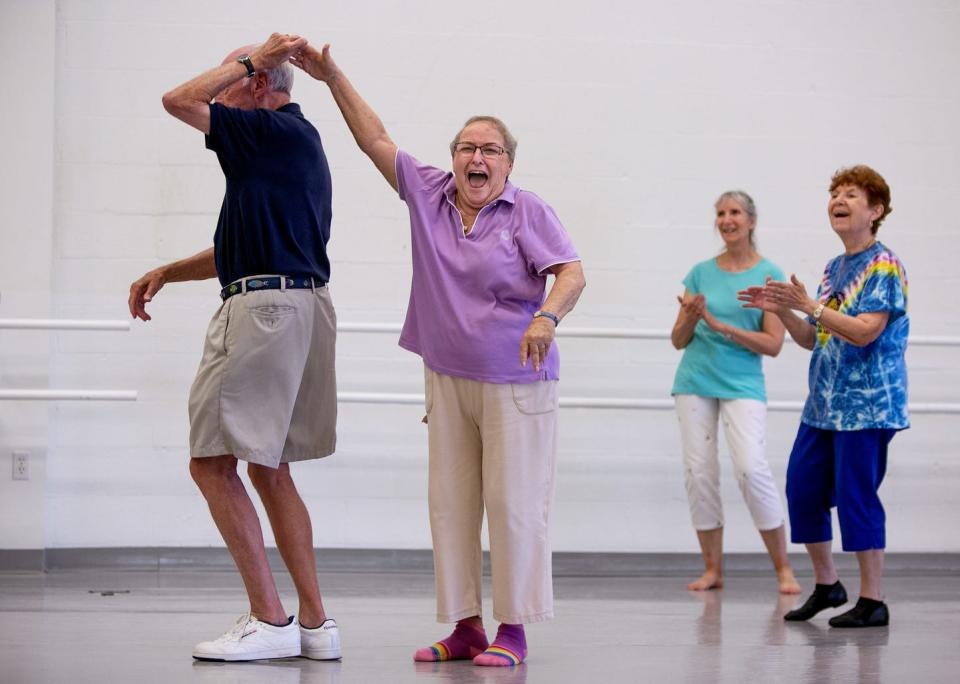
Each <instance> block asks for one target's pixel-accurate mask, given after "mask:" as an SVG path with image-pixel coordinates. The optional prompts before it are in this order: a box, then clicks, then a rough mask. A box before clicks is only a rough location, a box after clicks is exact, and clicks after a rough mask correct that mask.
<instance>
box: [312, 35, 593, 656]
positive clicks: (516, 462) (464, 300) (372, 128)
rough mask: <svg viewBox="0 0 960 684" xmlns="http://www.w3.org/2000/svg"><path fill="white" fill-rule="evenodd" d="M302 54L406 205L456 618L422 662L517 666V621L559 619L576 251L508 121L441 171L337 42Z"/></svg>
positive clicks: (449, 605) (446, 601)
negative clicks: (556, 596)
mask: <svg viewBox="0 0 960 684" xmlns="http://www.w3.org/2000/svg"><path fill="white" fill-rule="evenodd" d="M293 61H294V63H295V64H296V65H297V66H299V67H300V68H302V69H303V70H304V71H306V72H307V73H308V74H310V75H311V76H313V77H314V78H316V79H318V80H321V81H325V82H326V83H327V85H328V86H329V88H330V92H331V93H332V95H333V98H334V100H335V101H336V103H337V105H338V106H339V108H340V111H341V112H342V114H343V117H344V119H345V120H346V122H347V125H348V126H349V127H350V131H351V132H352V133H353V135H354V137H355V138H356V141H357V144H358V145H359V146H360V149H361V150H363V152H364V153H366V154H367V156H369V157H370V159H371V160H372V161H373V163H374V165H375V166H376V167H377V169H378V170H379V171H380V173H382V174H383V176H384V178H386V179H387V182H389V183H390V185H391V187H393V188H394V189H395V190H396V191H397V192H398V193H399V195H400V198H401V199H402V200H404V201H405V202H406V203H407V206H408V208H409V211H410V230H411V236H412V237H411V244H412V252H413V282H412V285H411V290H410V304H409V307H408V309H407V319H406V322H405V323H404V326H403V332H402V333H401V335H400V345H401V346H402V347H403V348H404V349H409V350H410V351H412V352H414V353H416V354H419V355H420V356H421V357H423V361H424V373H425V380H426V383H425V384H426V387H425V396H426V412H427V416H426V421H427V423H428V428H429V445H430V483H429V505H430V527H431V531H432V534H433V551H434V564H435V569H436V581H437V618H438V620H439V621H440V622H456V623H457V625H456V628H455V629H454V631H453V633H452V634H450V636H448V637H447V638H445V639H443V640H442V641H439V642H437V643H435V644H433V645H432V646H428V647H426V648H421V649H419V650H418V651H417V652H416V653H415V655H414V658H415V659H416V660H425V661H435V660H455V659H467V658H471V659H473V662H474V663H475V664H477V665H516V664H518V663H520V662H522V661H523V659H524V658H525V657H526V654H527V646H526V640H525V637H524V631H523V624H524V623H529V622H539V621H542V620H547V619H549V618H551V617H552V616H553V588H552V578H551V574H552V573H551V554H550V543H549V523H550V514H551V508H552V500H553V480H554V473H555V462H556V444H557V436H556V431H557V405H558V404H557V382H556V381H557V379H558V378H559V357H558V355H557V349H556V345H554V344H553V341H554V335H555V332H556V326H557V325H558V324H559V322H560V320H561V319H562V318H563V316H564V315H566V314H567V312H569V311H570V310H571V309H572V308H573V306H574V304H575V303H576V301H577V299H578V297H579V296H580V292H581V290H582V289H583V287H584V279H583V271H582V269H581V267H580V258H579V257H578V256H577V253H576V251H575V250H574V247H573V244H572V243H571V241H570V238H569V237H568V236H567V233H566V231H565V230H564V229H563V226H562V225H561V224H560V221H559V220H558V219H557V217H556V215H555V214H554V212H553V210H552V209H551V208H550V207H549V206H548V205H547V204H545V203H544V202H543V201H542V200H541V199H540V198H539V197H537V196H536V195H534V194H533V193H530V192H526V191H522V190H520V189H519V188H517V187H516V186H514V185H513V184H511V183H510V182H509V175H510V172H511V171H512V169H513V162H514V154H515V152H516V146H517V143H516V140H515V139H514V138H513V136H512V135H510V132H509V131H508V130H507V127H506V126H505V125H504V124H503V122H501V121H500V120H499V119H496V118H493V117H488V116H482V117H473V118H471V119H469V120H468V121H467V122H466V124H465V125H464V127H463V128H462V129H461V130H460V131H459V133H457V135H456V136H454V139H453V141H452V142H451V143H450V153H451V156H452V162H453V171H452V173H451V172H449V171H443V170H441V169H437V168H434V167H432V166H429V165H426V164H423V163H421V162H419V161H417V160H416V159H415V158H413V157H412V156H410V155H409V154H407V153H406V152H404V151H402V150H398V148H397V146H396V145H395V144H394V142H393V141H392V140H391V139H390V137H389V136H388V135H387V132H386V130H385V129H384V127H383V123H382V122H381V121H380V119H379V117H378V116H377V115H376V113H375V112H374V111H373V110H372V109H371V108H370V107H369V106H368V105H367V104H366V102H364V100H363V99H362V98H361V97H360V95H359V94H358V93H357V92H356V90H354V88H353V86H352V85H351V84H350V82H349V81H348V80H347V78H346V76H345V75H344V74H343V72H342V71H340V70H339V69H338V68H337V66H336V64H335V63H334V61H333V59H332V58H331V57H330V51H329V46H324V48H323V50H322V51H318V50H316V49H314V48H312V47H307V48H305V49H304V50H303V51H302V52H301V53H300V55H299V56H298V57H296V58H295V59H294V60H293ZM549 273H552V274H553V275H554V276H555V278H556V279H555V282H554V284H553V287H552V288H551V290H550V293H549V294H548V295H547V296H546V299H544V294H545V292H546V281H547V274H549ZM484 508H486V511H487V525H488V529H489V533H490V561H491V566H492V579H493V615H494V617H495V618H496V619H497V620H498V621H499V622H500V623H501V624H500V627H499V629H498V631H497V636H496V638H495V639H494V642H493V643H492V644H490V643H488V641H487V637H486V633H485V631H484V628H483V624H482V620H481V598H480V590H481V559H482V555H481V550H480V549H481V547H480V528H481V523H482V519H483V511H484Z"/></svg>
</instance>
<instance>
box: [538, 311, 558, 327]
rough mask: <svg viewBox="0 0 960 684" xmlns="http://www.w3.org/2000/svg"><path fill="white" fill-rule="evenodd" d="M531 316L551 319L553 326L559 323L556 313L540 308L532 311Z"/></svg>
mask: <svg viewBox="0 0 960 684" xmlns="http://www.w3.org/2000/svg"><path fill="white" fill-rule="evenodd" d="M533 317H534V318H549V319H550V320H551V321H553V325H554V327H556V326H558V325H560V318H559V317H558V316H557V314H554V313H550V312H549V311H544V310H543V309H540V310H539V311H537V312H536V313H534V314H533Z"/></svg>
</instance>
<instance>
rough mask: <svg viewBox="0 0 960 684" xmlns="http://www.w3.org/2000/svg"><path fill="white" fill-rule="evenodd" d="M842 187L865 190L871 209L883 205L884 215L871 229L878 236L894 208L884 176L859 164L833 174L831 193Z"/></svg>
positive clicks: (881, 215)
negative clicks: (853, 186) (883, 223)
mask: <svg viewBox="0 0 960 684" xmlns="http://www.w3.org/2000/svg"><path fill="white" fill-rule="evenodd" d="M841 185H855V186H857V187H858V188H860V189H861V190H863V191H864V192H865V193H866V194H867V202H869V203H870V206H871V207H875V206H877V205H878V204H881V205H883V213H882V214H880V218H878V219H877V220H875V221H874V222H873V225H872V226H871V227H870V232H871V233H873V234H874V235H876V234H877V229H878V228H879V227H880V224H881V223H882V222H883V219H885V218H886V217H887V216H889V215H890V212H892V211H893V207H891V206H890V186H889V185H887V181H885V180H883V176H881V175H880V174H879V173H877V172H876V171H874V170H873V169H871V168H870V167H869V166H865V165H863V164H857V165H856V166H850V167H848V168H845V169H840V170H839V171H837V172H836V173H835V174H833V178H831V179H830V192H833V191H834V190H836V189H837V188H839V187H840V186H841Z"/></svg>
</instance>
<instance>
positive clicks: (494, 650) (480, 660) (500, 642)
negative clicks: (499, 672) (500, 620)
mask: <svg viewBox="0 0 960 684" xmlns="http://www.w3.org/2000/svg"><path fill="white" fill-rule="evenodd" d="M526 657H527V637H526V635H525V634H524V633H523V625H508V624H501V625H500V627H499V628H498V629H497V638H496V639H494V640H493V643H492V644H491V645H490V648H488V649H487V650H486V651H484V652H483V653H481V654H480V655H478V656H477V657H476V658H474V659H473V664H474V665H490V666H494V667H497V666H499V667H510V666H512V665H519V664H520V663H522V662H523V660H524V658H526Z"/></svg>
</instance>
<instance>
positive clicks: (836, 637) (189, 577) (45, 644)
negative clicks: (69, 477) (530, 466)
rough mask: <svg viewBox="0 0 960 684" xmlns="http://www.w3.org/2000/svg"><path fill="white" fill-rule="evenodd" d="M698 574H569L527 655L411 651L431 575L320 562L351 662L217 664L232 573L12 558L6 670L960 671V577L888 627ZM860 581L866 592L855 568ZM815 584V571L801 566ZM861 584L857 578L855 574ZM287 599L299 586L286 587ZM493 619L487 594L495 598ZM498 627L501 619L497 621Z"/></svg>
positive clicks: (428, 618)
mask: <svg viewBox="0 0 960 684" xmlns="http://www.w3.org/2000/svg"><path fill="white" fill-rule="evenodd" d="M686 579H687V578H685V577H642V578H559V579H557V581H556V586H557V619H555V620H553V621H552V622H548V623H543V624H540V625H533V626H531V627H530V628H529V629H528V632H527V634H528V640H529V645H530V657H529V659H528V661H527V662H526V663H525V664H524V665H521V666H520V667H517V668H502V669H492V668H480V667H474V666H473V665H472V664H471V663H469V662H455V663H440V664H431V663H426V664H424V663H416V664H415V663H413V662H412V661H411V657H412V653H413V651H414V649H415V648H416V647H417V646H422V645H426V644H429V643H431V642H433V641H434V640H436V639H437V638H438V637H440V636H442V635H443V634H445V632H444V628H443V627H442V626H440V625H437V624H435V623H434V622H433V621H432V615H433V610H434V604H433V598H432V589H433V587H432V578H431V577H429V576H424V575H403V574H347V573H325V574H323V575H321V581H322V586H323V587H324V591H325V601H326V603H327V608H328V610H329V611H330V614H331V615H332V616H333V617H336V618H337V621H338V622H339V623H340V626H341V631H342V634H343V640H344V649H343V650H344V657H343V660H342V661H341V662H332V663H323V662H315V661H310V660H303V659H289V660H280V661H269V662H259V663H235V664H233V663H207V662H197V661H194V660H193V659H192V658H191V657H190V650H191V648H192V646H193V644H194V643H195V642H196V641H200V640H203V639H208V638H212V637H216V636H218V635H219V634H220V633H221V632H223V631H224V630H226V629H227V628H228V627H229V626H230V624H231V623H232V622H233V620H234V619H235V618H236V617H237V615H239V614H240V613H241V612H243V610H244V600H243V593H242V591H241V588H240V585H239V581H238V579H237V577H236V576H235V575H234V574H233V573H224V572H212V571H207V572H197V571H183V570H164V571H159V572H145V571H128V572H89V571H87V572H82V571H69V572H56V573H50V574H43V573H14V572H7V573H0V681H2V682H4V684H8V683H9V684H28V683H31V684H32V683H34V682H51V683H54V682H55V683H58V684H59V683H61V682H70V683H71V684H84V683H87V682H91V683H92V682H111V683H112V682H136V683H138V684H142V683H146V682H197V683H201V682H202V683H209V684H227V683H237V684H247V683H249V684H255V683H259V682H276V683H278V684H308V683H310V684H353V683H362V684H369V683H376V682H389V683H394V682H396V683H406V682H416V683H420V684H427V683H434V682H445V683H447V682H449V683H454V682H457V683H467V682H470V683H472V682H476V683H507V682H511V683H521V682H526V683H528V684H539V683H547V682H549V683H551V684H562V683H564V682H587V683H588V684H608V683H617V682H690V683H696V684H702V683H704V682H737V683H738V684H739V683H742V682H816V683H818V684H819V683H822V682H958V681H960V675H958V674H957V673H958V671H960V656H958V655H957V653H958V648H960V578H958V577H956V576H910V577H906V576H902V577H892V578H890V579H889V580H888V582H887V594H888V597H889V603H890V607H891V615H892V620H891V626H890V627H889V628H872V629H865V630H852V631H847V630H836V629H830V628H829V627H828V626H827V618H828V617H829V616H830V615H832V614H835V613H836V612H838V611H826V612H825V613H823V614H821V615H820V616H818V617H817V618H816V619H815V620H813V621H812V622H809V623H785V622H784V621H783V620H782V619H781V616H782V614H783V613H784V612H785V611H786V610H787V609H789V608H791V607H792V606H793V605H794V603H795V602H796V601H797V599H796V598H781V597H779V596H778V595H777V594H776V591H775V587H774V584H773V582H772V579H771V578H769V577H765V576H764V577H733V578H728V580H727V586H726V587H725V588H724V589H723V590H721V591H714V592H707V593H692V592H687V591H686V590H685V589H684V584H685V581H686ZM849 579H850V581H849V583H848V588H850V589H852V590H853V591H854V592H855V591H856V581H855V580H854V578H849ZM801 582H802V584H803V585H804V591H805V592H806V591H809V589H810V587H811V583H810V582H811V580H810V579H809V578H802V579H801ZM851 585H852V586H851ZM282 590H283V595H284V599H285V601H286V602H287V605H288V607H289V606H292V605H294V604H293V600H292V596H293V594H292V591H291V588H290V585H289V584H287V585H285V586H283V587H282ZM486 614H487V619H488V620H490V618H489V615H490V609H489V606H487V613H486ZM487 628H488V632H490V633H491V635H492V633H493V632H494V630H495V628H496V625H495V623H493V622H488V623H487Z"/></svg>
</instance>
